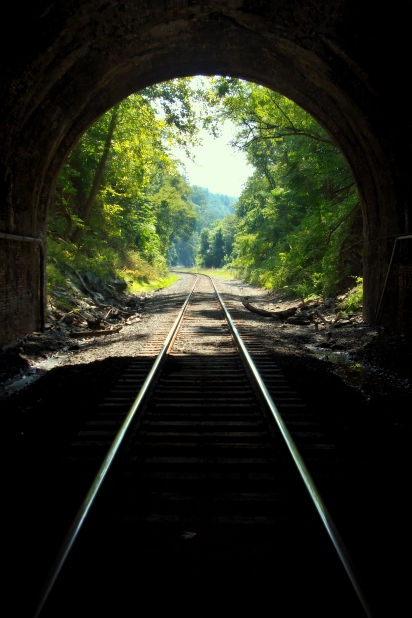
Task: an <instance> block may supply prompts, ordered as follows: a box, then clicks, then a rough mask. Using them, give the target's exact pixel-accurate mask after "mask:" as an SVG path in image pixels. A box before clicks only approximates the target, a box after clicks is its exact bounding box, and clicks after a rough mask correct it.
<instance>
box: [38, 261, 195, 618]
mask: <svg viewBox="0 0 412 618" xmlns="http://www.w3.org/2000/svg"><path fill="white" fill-rule="evenodd" d="M189 274H192V273H189ZM194 276H195V277H196V280H195V282H194V284H193V286H192V289H191V290H190V292H189V294H188V296H187V298H186V300H185V302H184V304H183V306H182V308H181V309H180V312H179V314H178V316H177V318H176V320H175V322H174V323H173V326H172V328H171V329H170V331H169V334H168V335H167V337H166V340H165V342H164V344H163V346H162V348H161V350H160V352H159V354H158V355H157V357H156V360H155V361H154V363H153V365H152V368H151V369H150V371H149V373H148V375H147V378H146V380H145V381H144V383H143V386H142V387H141V389H140V391H139V393H138V395H137V397H136V399H135V400H134V402H133V404H132V405H131V407H130V410H129V412H128V413H127V416H126V418H125V420H124V421H123V424H122V426H121V428H120V429H119V431H118V433H117V434H116V437H115V439H114V440H113V442H112V445H111V447H110V449H109V451H108V453H107V455H106V457H105V459H104V461H103V463H102V464H101V466H100V469H99V471H98V472H97V474H96V476H95V479H94V481H93V483H92V485H91V486H90V489H89V491H88V492H87V494H86V496H85V498H84V500H83V502H82V504H81V506H80V508H79V510H78V511H77V514H76V516H75V518H74V519H73V522H72V524H71V526H70V528H69V530H68V532H67V534H66V536H65V538H64V540H63V542H62V544H61V546H60V549H59V552H58V554H57V556H56V559H55V561H54V563H53V565H52V567H51V569H50V572H49V574H48V576H47V578H46V580H45V583H44V586H43V589H42V592H41V594H40V600H39V602H38V605H37V609H36V613H35V614H34V618H38V616H40V614H41V611H42V609H43V607H44V605H45V603H46V601H47V599H48V597H49V594H50V592H51V590H52V588H53V586H54V584H55V583H56V580H57V577H58V575H59V573H60V571H61V569H62V567H63V565H64V563H65V562H66V559H67V556H68V555H69V552H70V550H71V549H72V547H73V545H74V543H75V541H76V538H77V537H78V534H79V532H80V529H81V528H82V526H83V524H84V522H85V519H86V517H87V515H88V513H89V512H90V509H91V507H92V505H93V503H94V501H95V499H96V497H97V494H98V492H99V490H100V488H101V487H102V485H103V482H104V480H105V478H106V477H107V474H108V472H109V469H110V467H111V465H112V463H113V460H114V458H115V457H116V455H117V453H118V451H119V449H120V447H121V445H122V443H123V440H124V438H125V436H126V434H127V433H128V431H129V429H130V427H131V425H132V423H133V421H135V420H136V419H137V412H138V411H139V409H140V407H141V405H142V402H143V400H144V399H145V397H146V395H147V393H148V391H149V389H150V387H151V385H152V382H153V380H154V379H155V377H156V375H157V373H158V370H159V367H160V365H161V363H162V361H163V359H164V357H165V355H166V352H167V350H168V348H169V346H170V343H171V341H172V339H173V336H174V334H175V332H176V331H177V329H178V327H179V325H180V323H181V321H182V319H183V315H184V313H185V311H186V308H187V305H188V304H189V301H190V298H191V296H192V294H193V292H194V289H195V287H196V284H197V281H198V277H197V275H196V274H194Z"/></svg>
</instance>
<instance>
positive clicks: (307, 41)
mask: <svg viewBox="0 0 412 618" xmlns="http://www.w3.org/2000/svg"><path fill="white" fill-rule="evenodd" d="M31 11H32V13H31V14H30V15H29V16H28V18H30V20H31V23H32V31H31V34H30V36H29V37H28V39H27V41H26V42H25V44H24V45H23V48H22V49H19V51H18V53H17V51H16V56H12V60H11V63H10V65H7V66H6V67H5V70H3V75H5V79H4V80H3V86H2V118H3V120H4V122H3V126H2V131H1V137H2V142H1V146H0V148H1V150H0V152H1V160H2V181H1V182H2V187H1V188H2V195H1V212H0V232H6V233H9V234H15V235H24V236H31V237H35V238H39V239H41V240H45V234H46V216H47V209H48V206H49V202H50V199H51V195H52V193H53V189H54V186H55V183H56V181H57V176H58V173H59V170H60V168H61V166H62V164H63V163H64V161H65V158H66V157H67V155H68V153H69V152H70V150H71V148H72V147H73V145H74V144H75V143H76V141H77V139H78V138H79V137H80V136H81V135H82V134H83V133H84V131H85V130H86V129H87V128H88V127H89V126H90V125H91V124H92V123H93V122H94V121H95V120H96V119H97V118H98V117H99V116H100V115H101V114H102V113H104V112H105V111H107V110H108V109H110V108H111V107H112V106H113V105H115V104H116V103H118V102H119V101H120V100H122V99H123V98H125V97H126V96H128V95H129V94H131V93H132V92H136V91H138V90H140V89H142V88H144V87H146V86H148V85H151V84H153V83H157V82H160V81H165V80H167V79H172V78H174V77H185V76H189V75H196V74H206V75H212V74H221V75H231V76H233V77H240V78H243V79H246V80H249V81H253V82H257V83H260V84H262V85H264V86H266V87H268V88H271V89H273V90H276V91H278V92H280V93H281V94H283V95H285V96H287V97H288V98H290V99H292V100H293V101H295V102H296V103H297V104H298V105H300V106H301V107H302V108H304V109H305V110H306V111H308V112H309V113H310V114H311V115H312V116H314V118H315V119H316V120H317V121H318V122H319V123H320V124H321V125H322V126H323V127H324V128H325V129H326V131H327V132H328V133H329V134H330V135H331V136H332V138H333V139H334V141H335V142H336V144H337V145H338V147H339V148H340V149H341V151H342V152H343V154H344V156H345V157H346V159H347V161H348V164H349V166H350V168H351V170H352V173H353V176H354V178H355V181H356V183H357V186H358V190H359V193H360V196H361V201H362V208H363V217H364V279H365V302H364V315H365V319H366V320H367V321H369V322H374V319H375V316H376V312H377V307H378V305H379V301H380V297H381V292H382V289H383V286H384V281H385V277H386V273H387V269H388V265H389V261H390V256H391V253H392V247H393V246H394V239H395V238H396V237H397V236H399V235H404V234H409V232H410V229H409V225H410V224H409V220H410V192H411V188H410V181H409V169H410V162H411V153H410V144H409V141H408V136H407V134H406V133H405V126H404V123H402V122H401V119H400V117H399V113H400V109H401V108H402V106H403V105H404V99H402V101H401V102H400V103H399V100H397V105H394V98H393V95H391V96H390V92H389V90H388V88H389V87H394V86H395V77H396V70H395V69H394V66H390V64H389V65H388V58H387V57H385V58H384V57H383V53H382V50H381V45H380V42H381V41H382V37H383V36H384V33H386V41H387V40H388V34H387V33H388V26H389V28H390V27H391V19H392V18H391V17H390V16H389V17H388V15H387V13H385V12H384V11H382V13H379V11H378V12H377V13H375V14H374V18H373V20H374V30H371V29H370V27H369V28H366V26H367V25H368V24H370V16H369V15H368V13H367V11H366V10H364V12H362V8H355V4H354V3H353V2H350V1H340V2H331V3H323V2H303V1H300V0H288V1H287V2H286V1H279V2H276V3H275V2H272V1H270V0H259V1H258V2H252V1H251V0H246V1H245V0H243V1H242V0H227V1H226V2H218V1H210V2H207V3H201V2H196V1H195V0H165V1H162V2H161V1H159V0H156V1H154V2H150V3H149V2H142V1H139V0H134V1H132V0H130V1H125V2H116V1H115V0H107V1H105V2H103V1H98V0H94V1H92V0H90V1H84V2H80V1H74V2H71V3H68V4H66V3H62V4H61V3H45V2H33V6H32V7H31ZM395 17H396V19H395ZM400 17H401V16H400V15H398V14H397V15H396V16H395V15H393V19H392V21H393V22H394V24H393V26H395V24H396V26H397V29H398V30H399V27H402V24H401V21H400ZM405 19H406V16H405ZM368 20H369V21H368ZM393 35H394V36H393V41H392V42H393V45H394V47H393V49H391V52H390V53H391V54H392V55H393V56H394V57H395V56H396V55H397V54H399V52H400V51H402V50H401V49H400V47H401V46H402V44H403V43H402V39H401V37H399V36H397V38H396V39H395V32H393ZM360 37H362V41H360ZM387 53H388V54H389V51H388V50H387ZM379 62H381V64H379ZM382 71H383V72H384V76H383V77H382ZM397 92H399V84H397ZM407 247H408V246H407ZM36 251H37V249H36V246H35V245H33V244H31V245H30V246H29V245H28V244H27V245H26V244H25V243H19V241H14V242H13V241H12V240H3V242H2V244H1V245H0V254H1V257H2V260H3V268H2V270H3V272H2V277H3V278H4V285H3V291H5V294H4V293H3V297H2V299H1V306H0V310H1V311H2V313H3V317H6V318H7V316H10V317H13V319H11V323H9V324H8V325H7V324H5V325H4V324H3V326H2V330H1V331H0V341H7V340H10V339H12V338H13V337H16V336H18V335H19V334H21V333H24V332H28V331H30V330H34V329H36V328H38V324H39V319H40V315H39V313H40V309H39V305H38V303H36V300H35V299H36V297H37V296H38V294H39V292H38V289H39V286H40V285H41V283H40V282H41V278H40V276H39V266H38V258H37V254H36ZM403 253H404V254H405V255H403V257H402V260H403V262H402V260H401V262H402V263H401V264H396V265H394V266H393V267H392V268H393V270H392V274H391V279H390V283H389V286H388V290H387V292H386V295H387V297H390V298H392V302H391V303H390V302H386V303H385V302H384V303H383V305H382V308H381V311H380V315H379V320H380V323H382V324H385V325H388V326H391V327H392V328H393V329H394V330H400V331H407V330H408V329H409V330H410V328H411V327H410V326H409V324H410V320H409V313H410V309H411V300H410V292H409V289H410V286H411V281H412V272H411V267H410V266H408V264H409V263H410V253H408V248H407V249H406V250H405V248H403ZM16 273H17V274H16ZM393 307H396V312H395V313H396V315H394V314H393ZM3 322H4V320H3Z"/></svg>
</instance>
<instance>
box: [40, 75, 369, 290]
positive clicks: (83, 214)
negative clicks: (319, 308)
mask: <svg viewBox="0 0 412 618" xmlns="http://www.w3.org/2000/svg"><path fill="white" fill-rule="evenodd" d="M226 119H230V120H231V121H232V122H233V123H234V124H235V126H236V129H237V133H236V138H235V140H234V142H233V144H232V145H233V147H235V148H239V149H242V150H243V151H244V152H245V153H246V155H247V158H248V161H249V162H250V164H251V165H252V166H253V168H254V170H255V171H254V173H253V174H252V176H251V177H250V178H249V179H248V180H247V182H246V183H245V186H244V190H243V192H242V195H241V197H240V198H239V200H238V201H237V202H236V199H235V198H233V197H228V196H225V195H221V194H213V193H211V192H210V191H208V189H204V188H202V187H197V186H194V187H190V186H189V184H188V182H187V181H186V179H185V178H184V177H183V176H182V175H181V173H180V171H179V167H178V162H176V161H175V160H174V159H173V158H172V156H171V154H170V149H169V147H170V146H171V145H173V144H179V145H180V146H183V147H184V149H185V150H186V151H187V152H190V148H191V146H192V145H193V144H195V143H196V141H197V134H198V130H199V129H200V128H201V127H205V126H206V127H209V129H210V130H211V131H212V132H214V133H216V131H217V127H218V125H219V123H222V122H224V121H225V120H226ZM361 227H362V226H361V215H360V205H359V197H358V194H357V191H356V187H355V185H354V182H353V179H352V176H351V173H350V170H349V169H348V166H347V164H346V162H345V159H344V158H343V156H342V155H341V153H340V152H339V150H338V149H337V148H336V146H335V145H334V143H333V141H332V140H331V138H330V137H329V136H328V135H327V134H326V132H325V131H324V130H323V129H322V128H321V127H320V126H319V125H318V124H317V123H316V122H315V121H314V119H313V118H312V117H311V116H309V115H308V114H307V113H306V112H304V111H303V110H302V109H301V108H299V107H298V106H296V105H295V104H294V103H292V102H291V101H289V100H288V99H286V98H285V97H283V96H281V95H280V94H278V93H275V92H272V91H270V90H267V89H266V88H263V87H261V86H258V85H256V84H250V83H247V82H243V81H241V80H237V79H228V78H222V77H219V78H211V79H209V80H203V81H201V82H197V84H195V82H193V81H191V80H189V79H180V80H173V81H171V82H165V83H163V84H158V85H156V86H153V87H151V88H148V89H146V90H144V91H142V92H140V93H138V94H134V95H132V96H130V97H129V98H128V99H125V100H124V101H122V102H121V103H120V104H119V105H117V106H116V107H115V108H113V109H112V110H110V111H109V112H107V113H106V114H105V115H103V116H102V117H101V118H100V120H99V121H98V122H96V123H95V124H94V125H93V126H92V127H91V128H90V129H89V130H88V131H87V132H86V133H85V134H84V135H83V137H82V138H81V139H80V140H79V142H78V143H77V144H76V146H75V147H74V149H73V151H72V152H71V154H70V156H69V158H68V160H67V163H66V164H65V166H64V167H63V169H62V171H61V174H60V177H59V181H58V185H57V189H56V193H55V196H54V201H53V206H52V210H51V216H50V218H49V236H50V242H49V256H50V258H51V259H50V262H49V278H50V280H51V281H53V278H55V279H56V278H58V277H59V276H60V275H59V273H58V269H54V265H55V266H56V268H57V267H61V264H62V263H65V264H66V265H69V266H71V267H72V268H74V269H79V270H91V271H92V272H94V274H96V275H100V276H104V275H108V274H115V275H116V276H121V277H123V278H126V279H128V280H139V279H140V280H144V279H155V278H158V277H159V276H160V275H161V274H162V273H163V274H164V273H165V272H166V267H167V264H173V265H182V266H187V267H191V266H193V264H194V263H195V261H196V263H197V264H198V265H199V266H202V267H206V268H218V267H221V266H225V265H226V266H227V265H231V266H233V267H235V268H237V269H238V272H239V273H240V274H241V276H242V277H243V278H245V279H246V280H248V281H250V282H252V283H256V284H258V285H263V286H265V287H270V288H276V289H282V290H284V291H285V292H287V293H288V292H289V293H291V294H294V295H299V296H303V297H307V296H310V295H312V294H323V295H324V296H329V295H332V294H335V293H336V292H340V291H344V290H345V289H347V288H348V287H350V285H351V283H352V282H354V281H355V280H356V281H357V283H358V285H359V276H360V275H361V273H362V257H361V234H362V230H361ZM61 270H62V269H61V268H60V271H59V272H61Z"/></svg>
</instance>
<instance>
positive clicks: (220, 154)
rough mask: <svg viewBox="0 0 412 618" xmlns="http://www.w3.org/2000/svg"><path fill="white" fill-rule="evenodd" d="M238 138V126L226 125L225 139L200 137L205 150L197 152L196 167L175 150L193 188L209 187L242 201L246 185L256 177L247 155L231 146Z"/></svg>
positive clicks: (201, 149) (206, 134)
mask: <svg viewBox="0 0 412 618" xmlns="http://www.w3.org/2000/svg"><path fill="white" fill-rule="evenodd" d="M233 134H234V125H233V123H231V122H230V121H226V122H225V123H224V124H223V125H222V127H221V136H220V137H218V138H216V139H214V138H213V137H212V136H211V135H209V134H208V133H207V131H204V130H202V131H201V132H200V135H201V137H202V140H203V144H202V146H199V147H197V148H194V149H193V153H194V155H195V162H194V163H192V162H191V161H190V159H188V158H187V157H186V155H185V153H184V152H183V150H181V149H178V148H173V151H172V152H173V155H174V156H175V157H176V158H177V159H179V160H180V161H182V163H183V164H184V166H185V168H186V174H187V176H188V181H189V184H191V185H197V186H198V187H206V188H207V189H209V191H211V192H212V193H223V194H224V195H229V196H231V197H239V195H240V194H241V192H242V185H243V184H244V183H245V182H246V180H247V179H248V177H249V176H250V175H251V174H252V171H253V168H252V166H250V165H249V164H248V163H247V161H246V157H245V155H244V154H243V153H242V152H240V151H237V150H234V149H233V148H231V147H230V146H229V141H230V140H231V139H232V137H233Z"/></svg>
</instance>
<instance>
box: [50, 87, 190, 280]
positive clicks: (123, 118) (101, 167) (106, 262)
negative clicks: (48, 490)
mask: <svg viewBox="0 0 412 618" xmlns="http://www.w3.org/2000/svg"><path fill="white" fill-rule="evenodd" d="M195 94H196V93H194V92H193V91H192V90H191V89H190V88H189V84H188V80H175V81H173V82H167V83H165V84H160V85H157V86H154V87H153V88H148V89H147V90H145V91H143V92H141V93H139V94H135V95H132V96H130V97H129V98H128V99H125V100H124V101H122V102H121V103H120V104H119V105H118V106H116V107H115V108H113V109H112V110H110V111H109V112H107V113H106V114H104V115H103V116H102V117H101V118H100V120H99V121H98V122H96V123H95V124H94V125H93V126H92V127H91V128H90V129H89V130H88V131H87V132H86V133H85V134H84V135H83V137H82V138H81V139H80V140H79V142H78V143H77V144H76V146H75V147H74V149H73V151H72V152H71V154H70V156H69V158H68V161H67V163H66V165H65V166H64V167H63V169H62V171H61V174H60V177H59V181H58V185H57V189H56V193H55V196H54V202H53V207H52V210H51V215H50V218H49V236H50V238H51V240H50V242H49V255H50V257H51V261H50V265H49V278H50V279H51V280H53V274H54V275H56V273H54V271H53V263H55V264H57V265H59V264H61V263H62V262H65V263H66V264H68V265H71V266H72V267H73V268H80V270H82V269H83V270H84V269H87V270H91V271H92V272H94V273H95V274H97V275H100V276H104V275H105V274H106V275H107V274H116V275H117V276H126V275H127V276H128V278H129V279H130V277H132V279H133V276H137V277H139V276H141V278H143V279H144V278H146V279H147V278H156V277H158V276H159V274H161V273H162V272H164V271H165V268H166V259H165V255H166V252H167V250H168V248H169V247H170V246H171V245H172V244H173V243H182V242H186V241H187V240H188V239H189V238H190V237H191V236H192V234H193V232H194V231H195V229H196V224H197V214H196V210H195V208H194V206H193V204H192V202H191V200H190V194H191V189H190V187H189V185H188V183H187V182H186V181H185V180H184V179H183V177H182V176H181V174H180V173H179V171H178V168H177V164H176V162H175V161H174V160H173V159H172V158H171V156H170V154H169V151H168V146H169V145H170V144H172V143H176V142H177V143H179V144H183V145H184V146H185V147H186V148H190V145H191V143H193V141H194V140H195V139H196V131H197V120H196V115H195V113H194V111H193V109H192V101H193V98H194V97H195ZM159 108H160V109H161V111H162V114H161V115H159V113H157V114H156V111H158V110H159Z"/></svg>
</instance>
